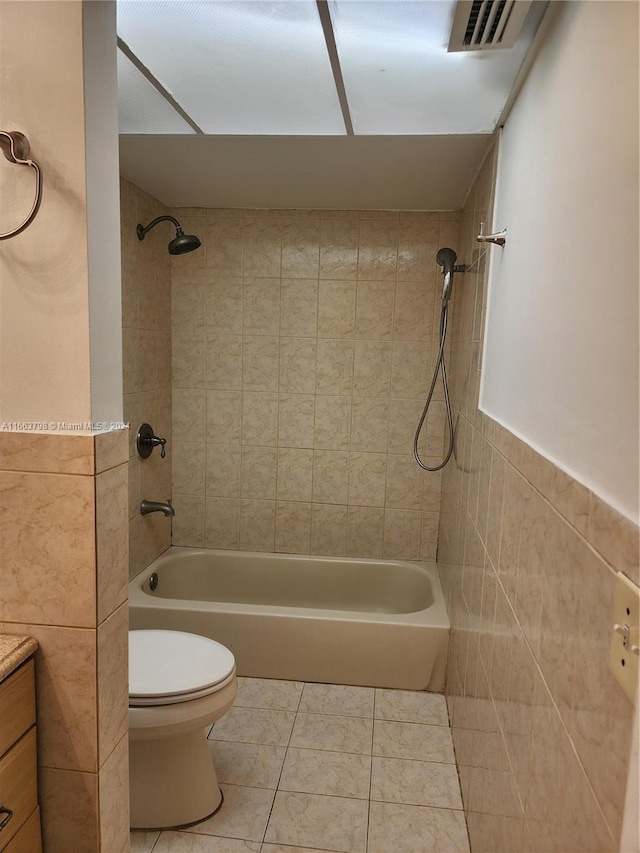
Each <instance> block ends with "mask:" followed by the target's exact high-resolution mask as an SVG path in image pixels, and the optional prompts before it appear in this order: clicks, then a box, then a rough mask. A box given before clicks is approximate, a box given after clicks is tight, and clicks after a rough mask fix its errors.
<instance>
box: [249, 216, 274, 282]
mask: <svg viewBox="0 0 640 853" xmlns="http://www.w3.org/2000/svg"><path fill="white" fill-rule="evenodd" d="M242 247H243V248H242V254H243V265H244V275H245V276H256V277H260V278H265V277H267V278H269V277H271V276H280V274H281V258H282V229H281V226H280V223H279V222H277V221H271V222H270V221H268V220H266V219H263V218H261V217H256V218H254V219H251V218H247V219H245V220H244V222H243V223H242Z"/></svg>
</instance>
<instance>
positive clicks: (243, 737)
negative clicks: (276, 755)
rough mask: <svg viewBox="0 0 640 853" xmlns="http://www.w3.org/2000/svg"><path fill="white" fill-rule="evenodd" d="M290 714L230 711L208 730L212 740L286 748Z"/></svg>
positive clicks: (257, 709)
mask: <svg viewBox="0 0 640 853" xmlns="http://www.w3.org/2000/svg"><path fill="white" fill-rule="evenodd" d="M294 719H295V714H294V713H293V712H292V711H269V710H266V709H263V708H237V707H234V708H232V709H231V710H230V711H229V713H228V714H226V715H225V716H224V717H223V718H222V719H221V720H219V721H218V722H217V723H216V724H215V725H214V727H213V729H212V730H211V732H210V734H209V738H210V739H211V740H225V741H234V742H237V743H262V744H270V745H271V746H286V745H287V744H288V743H289V736H290V735H291V729H292V727H293V721H294Z"/></svg>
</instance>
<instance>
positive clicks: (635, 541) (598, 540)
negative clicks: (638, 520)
mask: <svg viewBox="0 0 640 853" xmlns="http://www.w3.org/2000/svg"><path fill="white" fill-rule="evenodd" d="M587 539H588V541H589V542H590V544H591V545H592V546H593V547H594V548H595V549H596V551H598V553H599V554H601V555H602V556H603V557H604V558H605V560H606V561H607V562H608V563H609V564H610V565H611V566H612V567H613V568H614V569H615V570H616V571H618V572H624V574H625V575H627V577H629V578H631V580H632V581H634V583H636V584H640V570H639V568H638V566H639V563H640V560H639V555H640V550H639V543H640V534H639V532H638V527H637V526H636V525H635V524H633V522H631V521H629V519H627V518H625V517H624V516H622V515H620V513H619V512H617V511H616V510H615V509H613V507H610V506H608V505H607V504H605V503H604V502H603V501H602V500H600V499H599V498H598V497H597V496H596V495H592V496H591V504H590V512H589V527H588V531H587Z"/></svg>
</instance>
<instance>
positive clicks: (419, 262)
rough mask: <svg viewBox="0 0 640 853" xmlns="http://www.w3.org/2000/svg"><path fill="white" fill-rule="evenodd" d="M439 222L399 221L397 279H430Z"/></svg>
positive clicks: (432, 272)
mask: <svg viewBox="0 0 640 853" xmlns="http://www.w3.org/2000/svg"><path fill="white" fill-rule="evenodd" d="M439 231H440V223H439V222H438V221H433V222H420V221H418V222H415V221H414V222H412V221H404V222H401V223H400V231H399V239H398V281H431V280H432V278H433V276H434V274H435V272H436V269H437V266H436V253H437V251H438V248H439V247H440V246H441V245H450V244H448V243H447V244H442V243H441V242H440V234H439Z"/></svg>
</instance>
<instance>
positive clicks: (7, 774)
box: [0, 726, 38, 850]
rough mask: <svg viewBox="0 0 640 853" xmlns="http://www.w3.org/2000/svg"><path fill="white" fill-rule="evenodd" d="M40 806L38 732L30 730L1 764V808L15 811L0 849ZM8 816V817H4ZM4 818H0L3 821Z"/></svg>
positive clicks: (0, 839)
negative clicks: (37, 767) (37, 782)
mask: <svg viewBox="0 0 640 853" xmlns="http://www.w3.org/2000/svg"><path fill="white" fill-rule="evenodd" d="M37 805H38V790H37V784H36V729H35V726H34V727H33V728H32V729H30V730H29V731H28V732H27V733H26V735H23V737H22V738H20V740H19V741H18V743H17V744H16V745H15V746H14V747H13V748H12V749H10V750H9V752H7V754H6V755H5V756H4V757H3V758H2V761H0V806H2V807H4V808H6V809H11V811H12V812H13V814H12V816H11V818H10V819H9V820H8V821H7V823H6V824H5V825H4V827H3V828H2V829H0V850H4V849H5V847H6V846H7V844H8V843H9V841H11V839H12V838H13V836H14V835H16V834H17V832H18V830H19V829H20V827H21V826H22V824H23V823H24V822H25V821H26V819H27V818H28V817H29V816H30V814H31V812H32V811H33V810H34V809H35V808H36V806H37ZM3 816H5V815H3ZM1 820H2V817H0V821H1Z"/></svg>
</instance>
